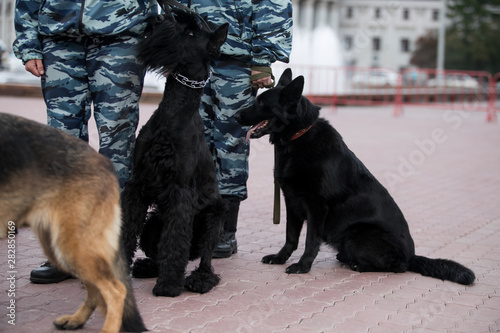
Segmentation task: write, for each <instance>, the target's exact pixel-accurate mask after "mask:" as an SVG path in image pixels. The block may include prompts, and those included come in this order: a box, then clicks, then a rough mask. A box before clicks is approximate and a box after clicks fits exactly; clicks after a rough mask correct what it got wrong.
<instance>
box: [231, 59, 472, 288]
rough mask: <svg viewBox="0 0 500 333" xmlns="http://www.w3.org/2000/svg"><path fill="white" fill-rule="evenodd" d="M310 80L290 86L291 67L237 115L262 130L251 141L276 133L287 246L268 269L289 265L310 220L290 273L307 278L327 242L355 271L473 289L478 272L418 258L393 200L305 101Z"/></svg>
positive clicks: (267, 260) (299, 80) (270, 259)
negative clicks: (410, 275)
mask: <svg viewBox="0 0 500 333" xmlns="http://www.w3.org/2000/svg"><path fill="white" fill-rule="evenodd" d="M303 86H304V78H303V77H302V76H299V77H297V78H296V79H295V80H293V81H292V72H291V70H290V69H287V70H286V71H285V72H284V73H283V75H282V76H281V78H280V80H279V83H278V85H277V86H276V87H275V88H273V89H271V90H268V91H266V92H264V93H263V94H261V95H260V96H258V97H257V100H256V102H255V104H254V105H253V106H252V107H250V108H248V109H245V110H242V111H241V112H240V113H239V114H238V115H237V116H236V117H237V118H236V119H237V120H238V122H240V123H241V124H242V125H247V126H251V125H256V124H257V125H256V126H255V127H254V128H252V129H251V130H250V137H252V138H260V137H262V136H264V135H266V134H269V135H270V141H271V143H272V144H274V145H275V149H276V165H275V170H274V172H275V177H276V179H277V180H278V183H279V185H280V187H281V189H282V190H283V194H284V196H285V202H286V215H287V216H286V218H287V220H286V243H285V245H284V246H283V247H282V248H281V250H280V251H279V252H278V253H277V254H272V255H268V256H265V257H264V258H263V259H262V261H263V262H264V263H267V264H284V263H285V262H286V261H287V260H288V258H289V257H290V255H291V254H292V252H293V251H295V250H296V249H297V245H298V242H299V236H300V232H301V229H302V225H303V224H304V221H305V220H307V239H306V248H305V251H304V254H303V255H302V257H301V258H300V260H299V262H297V263H294V264H292V265H290V266H289V267H288V268H287V269H286V272H287V273H306V272H309V270H310V269H311V265H312V263H313V261H314V259H315V258H316V255H317V254H318V251H319V248H320V245H321V243H322V242H326V243H327V244H329V245H331V246H333V247H334V248H336V249H337V250H338V251H339V252H338V254H337V259H338V260H340V261H342V262H344V263H346V264H348V265H349V266H350V267H351V268H352V269H353V270H356V271H359V272H364V271H384V272H405V271H407V270H409V271H413V272H417V273H420V274H422V275H426V276H432V277H435V278H439V279H443V280H451V281H454V282H458V283H462V284H466V285H468V284H472V283H473V282H474V279H475V277H474V273H473V272H472V271H471V270H470V269H468V268H466V267H464V266H462V265H460V264H459V263H456V262H454V261H451V260H446V259H429V258H426V257H422V256H416V255H415V246H414V244H413V240H412V238H411V236H410V231H409V229H408V224H407V223H406V220H405V218H404V216H403V213H402V212H401V211H400V209H399V208H398V206H397V205H396V203H395V202H394V200H393V198H392V197H391V195H390V194H389V192H387V190H386V189H385V188H384V187H383V186H382V184H380V183H379V182H378V180H377V179H375V177H374V176H373V175H372V174H371V173H370V171H368V169H367V168H366V167H365V166H364V165H363V163H362V162H361V161H360V160H359V159H358V158H357V157H356V155H354V153H353V152H352V151H351V150H349V148H348V147H347V146H346V144H345V143H344V141H343V140H342V137H341V136H340V134H339V133H338V132H337V131H336V130H335V129H334V128H333V127H332V126H331V125H330V124H329V123H328V122H327V121H326V120H325V119H323V118H319V117H318V116H319V107H317V106H315V105H313V104H312V103H311V102H310V101H309V100H308V99H307V98H305V97H303V96H302V90H303Z"/></svg>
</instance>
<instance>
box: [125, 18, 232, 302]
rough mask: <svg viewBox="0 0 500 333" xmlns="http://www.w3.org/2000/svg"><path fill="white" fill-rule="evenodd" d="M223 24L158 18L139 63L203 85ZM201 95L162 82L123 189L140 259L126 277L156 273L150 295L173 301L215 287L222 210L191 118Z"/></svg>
mask: <svg viewBox="0 0 500 333" xmlns="http://www.w3.org/2000/svg"><path fill="white" fill-rule="evenodd" d="M227 26H228V25H227V24H224V25H222V26H221V27H218V28H217V29H216V30H215V31H213V32H211V31H206V30H204V29H203V28H202V27H201V26H200V25H199V23H198V20H197V16H196V15H195V14H193V13H188V12H183V11H178V10H177V11H175V12H174V15H173V16H172V15H160V16H158V17H157V18H156V19H154V20H152V26H151V27H150V28H149V29H148V30H147V33H146V35H145V38H144V40H143V41H142V42H141V43H140V45H139V49H140V52H139V55H140V60H142V61H143V62H144V64H145V65H146V66H147V67H148V68H150V69H152V70H156V71H158V72H160V73H164V74H167V73H172V72H178V73H180V74H182V75H183V76H185V77H187V78H189V79H190V80H193V81H203V80H205V79H206V78H207V77H208V76H209V75H210V72H209V63H210V61H211V60H212V59H214V58H215V57H216V56H217V55H218V53H219V48H220V46H221V45H222V44H223V43H224V41H225V39H226V35H227ZM202 93H203V89H202V88H191V87H187V86H185V85H183V84H181V83H179V82H178V81H177V80H175V79H174V78H173V77H172V76H168V77H167V83H166V86H165V92H164V95H163V99H162V101H161V103H160V105H159V108H158V109H157V110H156V111H155V112H154V114H153V115H152V116H151V119H149V121H148V122H147V123H146V125H144V127H143V128H142V129H141V131H140V132H139V136H138V137H137V142H136V147H135V152H134V169H133V172H132V177H131V179H130V181H129V182H128V183H127V184H126V186H125V189H124V192H123V197H122V205H123V212H124V232H123V235H124V237H123V239H124V243H125V250H126V255H127V258H128V260H129V263H130V264H131V263H132V258H133V256H134V253H135V250H136V247H137V236H138V235H140V246H141V248H142V249H143V250H144V252H145V254H146V256H147V258H145V259H139V260H137V261H136V262H135V264H134V266H133V269H132V274H133V276H134V277H156V276H158V279H157V281H156V285H155V287H154V289H153V294H154V295H156V296H171V297H173V296H177V295H179V294H180V293H181V290H182V288H183V287H184V286H185V287H186V288H187V289H189V290H191V291H195V292H199V293H205V292H207V291H209V290H211V289H212V288H213V287H215V286H216V285H217V284H218V283H219V277H218V276H217V275H216V274H214V272H213V268H212V264H211V260H212V252H213V249H214V247H215V246H216V245H217V242H218V240H219V239H220V234H221V229H222V219H223V216H224V213H225V205H224V202H223V201H222V199H221V196H220V194H219V191H218V187H217V178H216V175H215V166H214V163H213V159H212V157H211V154H210V152H209V150H208V146H207V144H206V142H205V139H204V134H203V132H204V127H203V122H202V119H201V117H200V115H199V113H198V109H199V106H200V101H201V96H202ZM148 210H149V214H148ZM144 224H145V227H144ZM196 258H201V261H200V265H199V267H198V268H197V269H196V270H195V271H193V272H192V273H191V275H190V276H189V277H187V278H184V273H185V269H186V265H187V263H188V260H193V259H196Z"/></svg>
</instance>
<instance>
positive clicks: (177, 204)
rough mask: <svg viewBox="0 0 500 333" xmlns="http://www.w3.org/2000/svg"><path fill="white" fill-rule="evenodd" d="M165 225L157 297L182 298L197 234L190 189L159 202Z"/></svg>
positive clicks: (180, 191)
mask: <svg viewBox="0 0 500 333" xmlns="http://www.w3.org/2000/svg"><path fill="white" fill-rule="evenodd" d="M157 208H158V211H159V212H161V219H162V221H164V223H165V227H164V228H163V230H162V234H161V237H160V242H159V244H158V257H157V261H158V268H159V276H158V279H157V280H156V285H155V286H154V288H153V294H154V295H155V296H168V297H175V296H179V295H180V293H181V291H182V288H183V287H184V274H185V270H186V266H187V264H188V261H189V251H190V247H191V238H192V233H193V218H194V216H193V205H192V200H191V195H190V193H189V191H188V190H183V189H172V191H171V193H170V197H169V200H168V201H167V202H163V203H161V204H160V203H158V205H157Z"/></svg>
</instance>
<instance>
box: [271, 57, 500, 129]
mask: <svg viewBox="0 0 500 333" xmlns="http://www.w3.org/2000/svg"><path fill="white" fill-rule="evenodd" d="M286 67H291V68H292V72H293V76H294V77H296V76H298V75H303V76H304V77H305V81H306V83H305V86H304V92H303V93H304V95H306V96H307V97H308V98H309V99H310V100H311V101H312V102H313V103H316V104H323V105H334V106H335V105H393V106H394V115H395V116H399V115H401V114H402V113H403V110H404V107H405V106H410V105H413V106H415V105H418V106H422V107H433V108H448V109H454V110H462V111H484V112H486V114H487V120H488V121H494V120H496V112H497V110H496V108H497V106H496V101H497V97H499V87H500V86H499V85H498V82H499V81H500V73H497V74H496V75H494V76H492V75H491V74H490V73H487V72H482V71H458V70H442V71H439V70H436V69H416V68H415V69H414V68H409V69H405V70H402V71H401V72H396V71H394V70H391V69H387V68H362V67H326V66H310V65H291V66H286V65H283V64H279V65H278V64H277V65H275V66H273V70H274V71H275V76H276V77H277V78H278V77H279V76H280V75H281V72H282V71H283V70H284V69H285V68H286Z"/></svg>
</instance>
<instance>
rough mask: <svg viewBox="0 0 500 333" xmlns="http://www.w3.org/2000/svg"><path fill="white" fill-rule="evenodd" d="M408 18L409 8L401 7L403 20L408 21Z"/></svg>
mask: <svg viewBox="0 0 500 333" xmlns="http://www.w3.org/2000/svg"><path fill="white" fill-rule="evenodd" d="M409 19H410V10H409V9H408V8H404V9H403V20H405V21H408V20H409Z"/></svg>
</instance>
